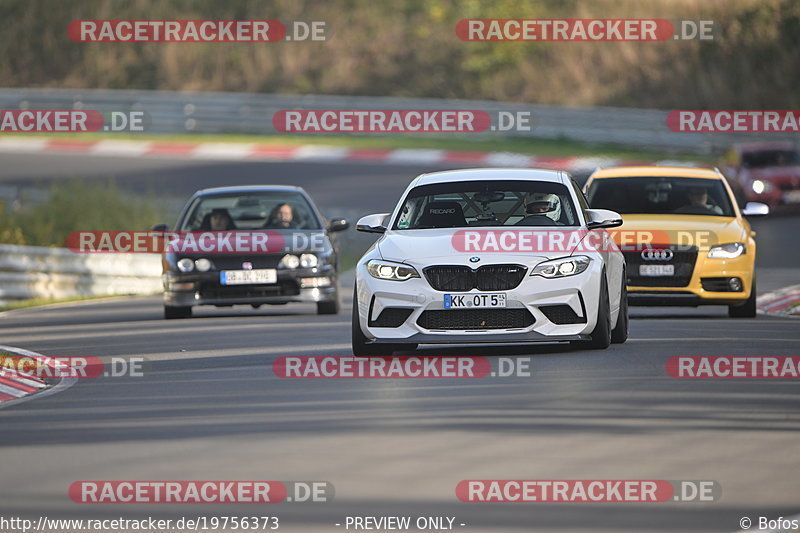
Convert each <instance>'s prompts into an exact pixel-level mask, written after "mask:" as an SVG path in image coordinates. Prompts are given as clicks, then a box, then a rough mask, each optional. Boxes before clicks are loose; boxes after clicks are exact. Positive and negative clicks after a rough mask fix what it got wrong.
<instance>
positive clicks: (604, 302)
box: [352, 169, 628, 356]
mask: <svg viewBox="0 0 800 533" xmlns="http://www.w3.org/2000/svg"><path fill="white" fill-rule="evenodd" d="M621 224H622V218H621V217H620V216H619V215H618V214H617V213H615V212H613V211H607V210H602V209H589V206H588V204H587V202H586V199H585V198H584V196H583V193H582V192H581V189H580V187H579V186H578V185H577V184H576V183H575V182H574V181H573V180H572V178H571V177H570V176H569V174H567V173H565V172H560V171H553V170H536V169H473V170H454V171H446V172H435V173H430V174H423V175H421V176H419V177H417V178H416V179H414V181H412V182H411V184H410V185H409V186H408V188H407V189H406V190H405V192H404V193H403V196H402V197H401V199H400V202H399V203H398V204H397V207H396V208H395V210H394V212H393V213H391V214H389V213H382V214H376V215H369V216H366V217H364V218H362V219H361V220H359V222H358V225H357V229H358V230H359V231H365V232H373V233H380V234H382V235H381V237H380V238H379V239H378V240H377V241H376V242H375V243H374V244H373V245H372V247H370V248H369V250H367V252H366V253H365V254H364V256H363V257H362V258H361V259H360V260H359V262H358V265H357V267H356V285H355V294H354V300H353V322H352V329H353V332H352V341H353V353H354V355H358V356H372V355H374V356H379V355H390V354H392V353H393V352H394V351H402V350H414V349H416V348H417V346H418V345H419V344H477V343H481V344H483V343H495V344H497V343H512V344H516V343H529V342H561V341H570V342H574V343H576V344H583V345H586V346H587V347H591V348H600V349H603V348H607V347H608V346H609V344H611V343H612V342H620V343H621V342H625V340H626V339H627V336H628V307H627V296H626V293H625V261H624V259H623V255H622V253H621V252H620V250H619V248H618V247H617V245H616V244H614V240H613V239H612V238H610V236H609V234H608V232H607V231H606V228H612V227H616V226H620V225H621Z"/></svg>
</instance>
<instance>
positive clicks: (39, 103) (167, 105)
mask: <svg viewBox="0 0 800 533" xmlns="http://www.w3.org/2000/svg"><path fill="white" fill-rule="evenodd" d="M0 109H94V110H97V111H100V112H102V113H108V112H111V111H124V112H128V111H144V112H145V114H146V116H147V117H148V123H147V128H146V131H147V132H151V133H244V134H266V135H269V134H276V133H279V132H278V131H276V130H275V128H274V126H273V124H272V116H273V114H274V113H276V112H277V111H281V110H287V109H339V110H343V109H479V110H483V111H486V112H487V113H489V114H490V115H492V116H495V114H496V113H497V112H498V111H509V112H512V113H516V112H518V111H529V112H530V113H531V117H532V126H533V127H532V129H531V130H530V131H516V130H513V131H503V132H500V131H495V132H485V133H481V134H471V133H464V134H457V135H460V136H461V137H462V138H463V137H470V138H476V137H482V138H486V137H494V138H497V139H498V141H500V140H501V139H502V138H503V137H530V138H537V139H556V140H557V139H568V140H573V141H582V142H588V143H612V144H619V145H624V146H630V147H637V148H647V149H654V150H658V151H673V152H695V153H711V152H717V151H721V150H723V149H724V148H725V147H727V146H728V145H729V144H731V143H732V142H742V141H748V140H755V139H759V138H763V136H762V135H759V134H744V133H715V134H710V133H676V132H673V131H671V130H669V128H667V123H666V117H667V114H668V112H667V111H661V110H654V109H631V108H617V107H561V106H549V105H538V104H517V103H502V102H494V101H487V100H441V99H432V98H384V97H366V96H352V97H350V96H319V95H281V94H253V93H226V92H178V91H140V90H106V89H0ZM306 135H313V134H306ZM769 138H770V139H790V140H793V139H794V138H795V135H792V134H770V136H769ZM498 148H499V149H501V148H502V147H501V146H500V145H498Z"/></svg>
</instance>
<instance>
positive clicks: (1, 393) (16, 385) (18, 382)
mask: <svg viewBox="0 0 800 533" xmlns="http://www.w3.org/2000/svg"><path fill="white" fill-rule="evenodd" d="M0 352H5V353H10V354H13V355H20V356H24V357H30V358H33V359H38V360H40V361H42V362H43V363H44V364H46V365H47V366H50V367H53V366H54V364H53V361H52V360H51V359H50V358H49V357H47V356H44V355H40V354H37V353H33V352H29V351H27V350H22V349H20V348H14V347H11V346H0ZM47 386H48V385H47V383H46V382H45V381H44V380H42V379H40V378H37V377H34V376H29V375H27V374H23V373H20V372H16V371H14V370H11V369H8V368H0V405H2V404H3V403H5V402H8V401H11V400H18V399H20V398H23V397H25V396H28V395H29V394H33V393H34V392H39V391H41V390H43V389H46V388H47Z"/></svg>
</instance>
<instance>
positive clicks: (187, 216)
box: [153, 185, 348, 318]
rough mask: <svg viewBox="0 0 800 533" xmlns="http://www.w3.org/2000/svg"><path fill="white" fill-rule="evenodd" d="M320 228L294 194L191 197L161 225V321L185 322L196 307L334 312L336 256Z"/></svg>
mask: <svg viewBox="0 0 800 533" xmlns="http://www.w3.org/2000/svg"><path fill="white" fill-rule="evenodd" d="M347 228H348V222H347V221H346V220H344V219H337V220H332V221H330V222H327V221H326V220H325V218H324V217H323V216H322V215H321V214H320V212H319V210H318V209H317V208H316V206H315V205H314V203H313V202H312V201H311V198H310V197H309V195H308V194H307V193H306V192H305V191H304V190H303V189H302V188H300V187H292V186H284V185H263V186H240V187H219V188H213V189H204V190H201V191H198V192H196V193H195V194H194V195H193V196H192V198H191V199H190V200H189V202H188V203H187V204H186V206H185V207H184V208H183V210H182V211H181V214H180V215H179V217H178V222H177V224H176V226H175V231H173V232H170V231H169V228H168V227H167V225H166V224H159V225H157V226H154V227H153V231H159V232H165V243H168V244H166V245H165V248H164V254H163V259H162V264H163V282H164V318H188V317H190V316H192V308H193V307H194V306H196V305H214V306H217V307H226V306H232V305H240V304H246V305H251V306H253V307H254V308H258V307H259V306H261V305H263V304H271V305H282V304H286V303H290V302H315V303H316V304H317V312H318V313H319V314H335V313H337V312H338V311H339V288H338V280H337V267H338V249H337V247H336V243H335V239H334V236H333V233H335V232H339V231H343V230H346V229H347Z"/></svg>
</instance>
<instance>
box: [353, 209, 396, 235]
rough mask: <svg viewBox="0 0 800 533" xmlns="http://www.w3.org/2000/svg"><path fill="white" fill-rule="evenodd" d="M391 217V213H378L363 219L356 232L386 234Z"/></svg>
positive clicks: (357, 224) (358, 223)
mask: <svg viewBox="0 0 800 533" xmlns="http://www.w3.org/2000/svg"><path fill="white" fill-rule="evenodd" d="M389 215H390V213H377V214H374V215H367V216H365V217H362V218H360V219H359V220H358V222H357V223H356V231H363V232H365V233H385V232H386V223H387V222H388V221H389Z"/></svg>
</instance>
